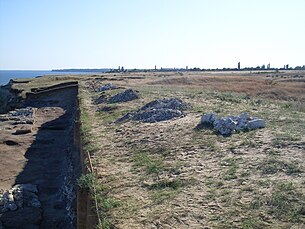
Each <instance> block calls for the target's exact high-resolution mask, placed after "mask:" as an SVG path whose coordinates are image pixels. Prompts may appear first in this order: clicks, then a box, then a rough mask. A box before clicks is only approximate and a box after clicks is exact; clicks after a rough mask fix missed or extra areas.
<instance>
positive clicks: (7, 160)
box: [0, 87, 77, 228]
mask: <svg viewBox="0 0 305 229" xmlns="http://www.w3.org/2000/svg"><path fill="white" fill-rule="evenodd" d="M76 97H77V87H74V88H68V89H64V90H57V91H54V92H52V91H50V92H48V93H43V94H42V95H39V96H36V97H35V98H33V99H31V100H30V101H27V102H26V106H31V107H34V108H35V111H36V112H35V117H34V123H33V124H17V125H15V124H13V121H6V122H0V129H1V131H0V149H1V150H0V157H1V160H0V174H1V178H0V188H1V189H3V190H7V189H9V188H11V187H12V186H13V185H15V184H27V183H29V184H35V185H37V186H38V191H39V192H38V196H39V200H40V202H41V204H42V210H43V216H42V221H41V223H40V228H73V227H74V223H75V211H74V210H73V209H74V208H75V206H74V205H75V202H74V200H73V195H74V198H75V190H74V191H73V190H72V189H71V190H68V189H70V188H71V187H72V184H73V187H74V186H75V179H76V175H74V172H75V171H73V156H72V152H73V150H74V149H73V124H74V115H75V109H76V104H75V102H76ZM22 129H26V130H29V131H27V132H24V134H19V135H14V133H15V132H16V130H22ZM73 182H74V183H73ZM67 195H70V196H67ZM67 207H70V208H71V210H67ZM71 214H72V215H71ZM73 214H74V215H73ZM3 217H5V214H3V215H2V216H1V217H0V220H1V219H3ZM16 220H18V219H17V218H16ZM23 226H26V225H23Z"/></svg>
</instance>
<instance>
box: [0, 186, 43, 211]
mask: <svg viewBox="0 0 305 229" xmlns="http://www.w3.org/2000/svg"><path fill="white" fill-rule="evenodd" d="M37 194H38V190H37V187H36V185H33V184H17V185H15V186H14V187H12V188H11V189H9V190H8V191H6V192H4V193H3V194H1V195H0V213H4V212H7V211H16V210H17V209H20V208H24V207H34V208H40V207H41V204H40V201H39V199H38V195H37Z"/></svg>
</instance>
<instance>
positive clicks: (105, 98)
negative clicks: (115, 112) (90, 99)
mask: <svg viewBox="0 0 305 229" xmlns="http://www.w3.org/2000/svg"><path fill="white" fill-rule="evenodd" d="M105 102H107V96H106V95H101V96H100V97H98V98H97V99H96V100H95V104H101V103H105Z"/></svg>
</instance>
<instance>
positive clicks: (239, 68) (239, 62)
mask: <svg viewBox="0 0 305 229" xmlns="http://www.w3.org/2000/svg"><path fill="white" fill-rule="evenodd" d="M238 70H240V62H238Z"/></svg>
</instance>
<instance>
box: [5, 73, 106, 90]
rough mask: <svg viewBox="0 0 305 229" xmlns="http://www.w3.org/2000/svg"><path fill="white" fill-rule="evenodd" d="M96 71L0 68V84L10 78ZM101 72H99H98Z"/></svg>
mask: <svg viewBox="0 0 305 229" xmlns="http://www.w3.org/2000/svg"><path fill="white" fill-rule="evenodd" d="M96 73H97V72H52V71H43V70H42V71H39V70H35V71H31V70H26V71H24V70H12V71H11V70H0V86H1V85H5V84H7V83H8V82H9V81H10V79H15V78H35V77H37V76H43V75H66V74H96ZM99 73H101V72H99Z"/></svg>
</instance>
